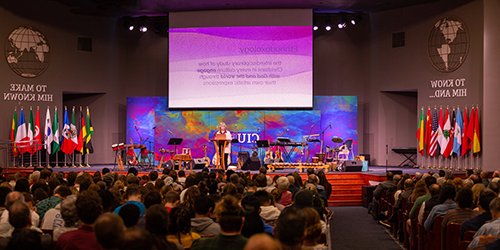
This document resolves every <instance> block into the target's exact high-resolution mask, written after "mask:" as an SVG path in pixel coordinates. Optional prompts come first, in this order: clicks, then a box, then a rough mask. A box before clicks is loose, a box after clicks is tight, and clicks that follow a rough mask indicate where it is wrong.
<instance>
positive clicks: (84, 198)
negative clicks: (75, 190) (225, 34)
mask: <svg viewBox="0 0 500 250" xmlns="http://www.w3.org/2000/svg"><path fill="white" fill-rule="evenodd" d="M101 204H102V201H101V197H100V196H99V194H97V192H95V191H83V192H82V193H79V194H78V196H77V198H76V203H75V205H76V213H77V214H78V218H80V220H81V221H82V222H83V223H85V224H94V222H95V220H96V219H97V217H99V215H100V214H101V212H102V206H101Z"/></svg>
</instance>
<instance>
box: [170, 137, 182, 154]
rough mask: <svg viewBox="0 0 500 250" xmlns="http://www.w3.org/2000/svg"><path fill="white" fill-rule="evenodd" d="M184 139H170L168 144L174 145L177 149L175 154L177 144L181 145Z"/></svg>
mask: <svg viewBox="0 0 500 250" xmlns="http://www.w3.org/2000/svg"><path fill="white" fill-rule="evenodd" d="M183 140H184V139H182V138H170V140H168V143H167V145H174V146H175V147H174V151H175V154H177V145H181V143H182V141H183Z"/></svg>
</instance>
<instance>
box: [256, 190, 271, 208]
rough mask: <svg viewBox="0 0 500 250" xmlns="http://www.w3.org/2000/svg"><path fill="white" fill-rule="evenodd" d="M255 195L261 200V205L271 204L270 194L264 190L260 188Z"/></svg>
mask: <svg viewBox="0 0 500 250" xmlns="http://www.w3.org/2000/svg"><path fill="white" fill-rule="evenodd" d="M253 195H254V196H255V197H257V198H258V199H259V200H260V205H261V206H267V205H269V204H270V203H271V202H270V197H269V196H270V194H269V193H268V192H266V191H264V190H259V191H257V192H255V193H254V194H253Z"/></svg>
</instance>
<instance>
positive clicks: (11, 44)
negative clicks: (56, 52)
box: [5, 26, 51, 78]
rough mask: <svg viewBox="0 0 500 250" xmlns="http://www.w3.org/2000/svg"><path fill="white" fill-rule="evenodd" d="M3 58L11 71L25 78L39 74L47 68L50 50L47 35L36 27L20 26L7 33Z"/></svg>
mask: <svg viewBox="0 0 500 250" xmlns="http://www.w3.org/2000/svg"><path fill="white" fill-rule="evenodd" d="M5 58H6V59H7V63H8V64H9V66H10V68H11V69H12V71H14V72H15V73H16V74H18V75H19V76H22V77H25V78H34V77H37V76H40V75H41V74H43V72H45V70H47V68H48V67H49V64H50V59H51V50H50V45H49V41H48V39H47V37H46V36H45V35H44V34H43V33H42V32H41V31H40V30H38V29H36V28H34V27H30V26H20V27H18V28H16V29H14V31H12V32H11V33H10V34H9V37H8V38H7V41H6V43H5Z"/></svg>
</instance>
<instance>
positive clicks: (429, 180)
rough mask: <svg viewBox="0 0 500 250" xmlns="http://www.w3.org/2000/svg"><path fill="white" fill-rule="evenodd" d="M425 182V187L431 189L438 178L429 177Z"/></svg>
mask: <svg viewBox="0 0 500 250" xmlns="http://www.w3.org/2000/svg"><path fill="white" fill-rule="evenodd" d="M424 181H425V186H426V187H427V189H429V188H430V186H431V185H432V184H435V183H436V178H433V177H429V178H425V179H424Z"/></svg>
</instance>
